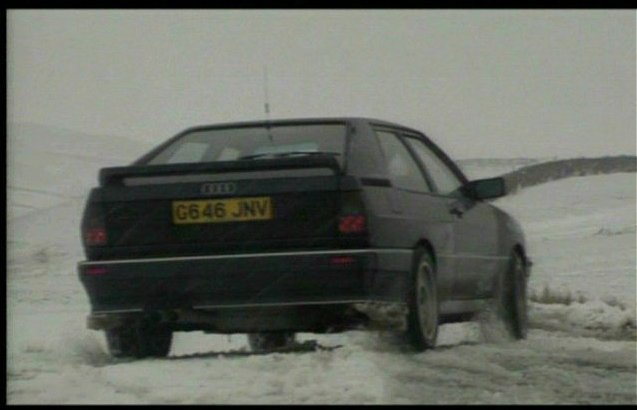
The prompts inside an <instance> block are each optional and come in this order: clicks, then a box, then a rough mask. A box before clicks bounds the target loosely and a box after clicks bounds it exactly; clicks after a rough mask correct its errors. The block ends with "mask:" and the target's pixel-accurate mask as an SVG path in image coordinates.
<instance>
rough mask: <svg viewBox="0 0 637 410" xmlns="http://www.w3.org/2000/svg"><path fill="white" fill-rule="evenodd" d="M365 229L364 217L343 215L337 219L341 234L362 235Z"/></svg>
mask: <svg viewBox="0 0 637 410" xmlns="http://www.w3.org/2000/svg"><path fill="white" fill-rule="evenodd" d="M366 229H367V223H366V221H365V215H344V216H341V217H340V218H339V219H338V230H339V231H340V232H341V233H363V232H365V231H366Z"/></svg>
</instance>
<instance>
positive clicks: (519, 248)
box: [513, 243, 531, 267]
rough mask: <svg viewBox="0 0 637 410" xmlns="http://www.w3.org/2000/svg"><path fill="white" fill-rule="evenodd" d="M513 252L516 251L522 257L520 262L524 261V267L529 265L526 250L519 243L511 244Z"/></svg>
mask: <svg viewBox="0 0 637 410" xmlns="http://www.w3.org/2000/svg"><path fill="white" fill-rule="evenodd" d="M513 252H516V253H517V254H519V255H520V256H521V257H522V262H523V263H524V266H525V267H529V266H530V264H531V263H530V261H529V258H528V257H527V254H526V250H525V249H524V246H523V245H522V244H521V243H516V244H515V245H513Z"/></svg>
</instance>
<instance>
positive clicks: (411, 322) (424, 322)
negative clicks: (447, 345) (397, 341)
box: [406, 250, 439, 352]
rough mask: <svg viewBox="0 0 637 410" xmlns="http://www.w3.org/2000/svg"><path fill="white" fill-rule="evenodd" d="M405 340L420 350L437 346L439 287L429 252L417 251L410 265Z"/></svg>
mask: <svg viewBox="0 0 637 410" xmlns="http://www.w3.org/2000/svg"><path fill="white" fill-rule="evenodd" d="M408 307H409V313H408V317H407V332H406V335H407V339H408V340H409V342H410V344H411V345H412V347H414V348H415V349H416V350H417V351H419V352H422V351H424V350H427V349H431V348H434V347H435V346H436V339H437V338H438V324H439V304H438V289H437V286H436V277H435V271H434V264H433V259H432V257H431V255H430V254H429V253H428V252H427V251H425V250H420V251H419V252H417V253H416V258H415V263H414V266H413V268H412V286H411V289H410V292H409V297H408Z"/></svg>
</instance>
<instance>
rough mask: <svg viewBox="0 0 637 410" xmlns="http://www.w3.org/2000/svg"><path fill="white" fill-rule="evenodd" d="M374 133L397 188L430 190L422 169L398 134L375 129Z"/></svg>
mask: <svg viewBox="0 0 637 410" xmlns="http://www.w3.org/2000/svg"><path fill="white" fill-rule="evenodd" d="M376 135H377V136H378V140H379V141H380V146H381V148H382V150H383V153H384V154H385V160H386V164H387V171H388V172H389V176H390V178H391V180H392V183H393V184H394V185H395V186H396V187H398V188H403V189H409V190H411V191H418V192H430V190H429V187H428V185H427V182H426V180H425V177H424V175H423V174H422V171H421V170H420V168H419V167H418V164H417V163H416V161H415V160H414V158H413V157H412V156H411V154H410V153H409V151H408V150H407V147H405V145H404V144H403V143H402V142H400V140H399V139H398V136H397V135H396V134H394V133H391V132H387V131H376Z"/></svg>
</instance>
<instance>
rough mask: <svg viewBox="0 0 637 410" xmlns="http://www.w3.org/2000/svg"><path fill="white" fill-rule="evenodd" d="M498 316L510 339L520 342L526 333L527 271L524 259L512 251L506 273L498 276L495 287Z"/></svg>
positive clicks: (527, 320)
mask: <svg viewBox="0 0 637 410" xmlns="http://www.w3.org/2000/svg"><path fill="white" fill-rule="evenodd" d="M495 302H496V306H497V311H498V316H499V317H500V319H501V320H502V321H503V322H504V325H505V326H506V329H507V331H508V333H509V335H510V336H511V337H513V338H514V339H517V340H520V339H524V338H526V335H527V332H528V322H529V319H528V306H527V304H528V301H527V270H526V265H525V263H524V259H523V258H522V256H521V255H520V253H519V252H517V251H514V252H513V253H512V254H511V259H510V260H509V266H508V269H507V271H506V272H505V273H504V274H503V275H500V277H499V281H498V283H497V287H496V300H495Z"/></svg>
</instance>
